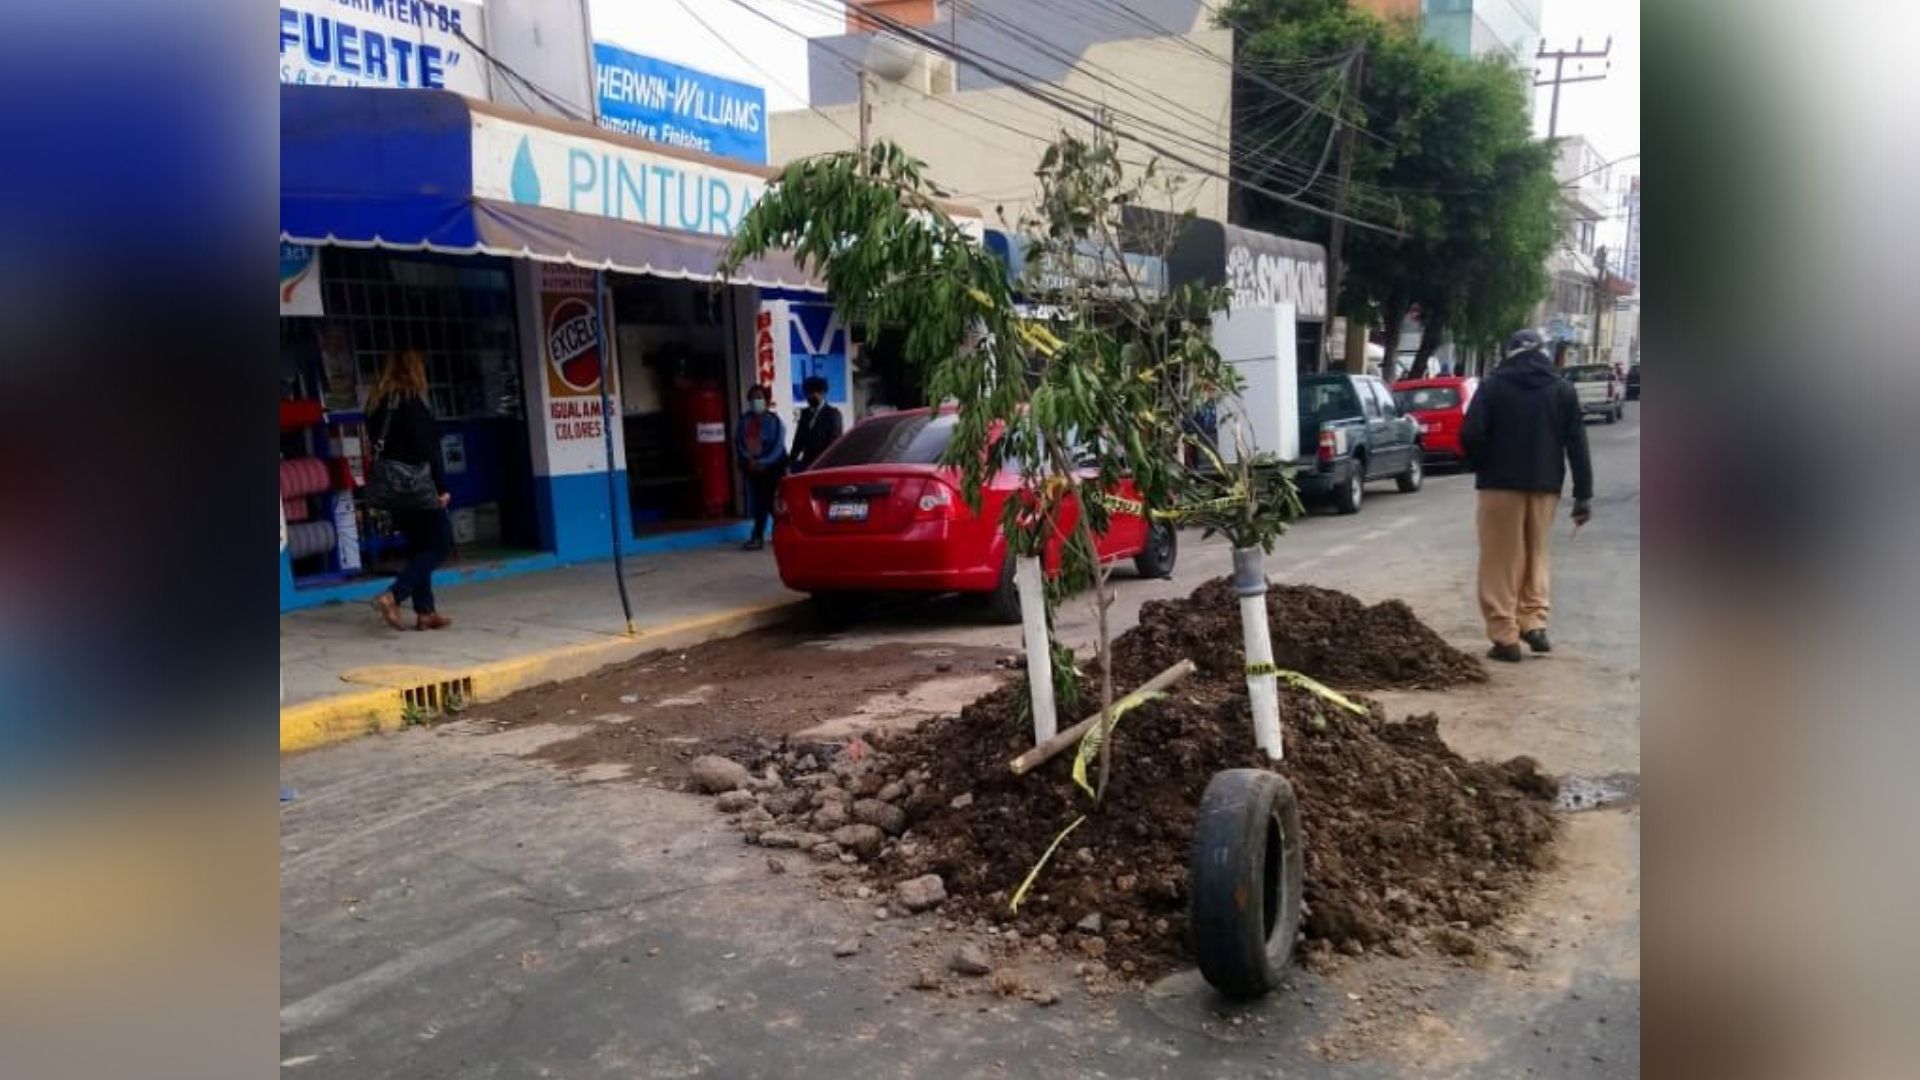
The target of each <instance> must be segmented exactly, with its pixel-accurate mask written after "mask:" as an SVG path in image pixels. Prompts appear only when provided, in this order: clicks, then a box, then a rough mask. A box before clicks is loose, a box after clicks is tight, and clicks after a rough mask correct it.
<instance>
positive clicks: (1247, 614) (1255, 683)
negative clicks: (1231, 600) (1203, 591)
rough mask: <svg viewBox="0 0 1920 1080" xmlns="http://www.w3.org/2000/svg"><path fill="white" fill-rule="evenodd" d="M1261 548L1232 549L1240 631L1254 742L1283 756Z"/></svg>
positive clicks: (1277, 756) (1271, 757)
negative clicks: (1251, 711)
mask: <svg viewBox="0 0 1920 1080" xmlns="http://www.w3.org/2000/svg"><path fill="white" fill-rule="evenodd" d="M1262 561H1263V560H1262V558H1261V552H1260V549H1259V548H1242V549H1239V550H1236V551H1235V552H1234V553H1233V583H1234V588H1235V591H1236V592H1238V593H1239V594H1240V634H1241V639H1242V643H1243V644H1244V646H1245V648H1246V656H1247V700H1248V701H1249V702H1251V703H1252V705H1253V743H1254V745H1255V746H1257V747H1259V748H1260V750H1261V752H1263V753H1265V754H1266V755H1267V758H1268V759H1269V760H1272V761H1279V760H1280V678H1279V676H1278V675H1276V674H1275V673H1274V664H1273V635H1272V633H1270V632H1269V630H1268V628H1267V579H1266V573H1265V570H1264V567H1263V566H1262Z"/></svg>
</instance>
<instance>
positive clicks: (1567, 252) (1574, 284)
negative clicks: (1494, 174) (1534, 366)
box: [1536, 135, 1612, 363]
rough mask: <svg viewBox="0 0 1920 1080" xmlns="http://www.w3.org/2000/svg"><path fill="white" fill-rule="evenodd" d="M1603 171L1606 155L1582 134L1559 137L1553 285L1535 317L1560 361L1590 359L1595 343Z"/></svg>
mask: <svg viewBox="0 0 1920 1080" xmlns="http://www.w3.org/2000/svg"><path fill="white" fill-rule="evenodd" d="M1609 172H1610V170H1609V168H1608V166H1607V161H1606V158H1604V157H1603V156H1602V155H1601V154H1600V152H1599V151H1598V150H1596V149H1594V147H1593V144H1592V143H1589V142H1588V141H1587V140H1586V139H1585V138H1583V137H1581V136H1578V135H1574V136H1570V137H1567V138H1563V139H1561V140H1560V144H1559V158H1558V159H1557V160H1556V161H1555V163H1554V176H1555V178H1556V179H1558V180H1559V181H1560V226H1561V228H1560V244H1559V246H1558V247H1556V248H1555V249H1554V252H1553V254H1552V255H1550V256H1548V258H1547V270H1548V273H1549V275H1550V276H1551V278H1552V282H1553V284H1552V288H1551V291H1550V292H1549V294H1548V296H1547V299H1546V300H1545V301H1543V302H1542V304H1541V306H1540V317H1539V318H1538V319H1537V320H1536V321H1538V322H1539V323H1540V324H1541V325H1542V326H1543V327H1544V329H1545V331H1546V334H1547V337H1548V340H1549V341H1550V342H1552V343H1553V346H1554V351H1555V355H1556V357H1557V358H1558V359H1559V360H1560V361H1562V362H1563V363H1571V362H1574V361H1575V360H1577V359H1580V358H1587V357H1591V356H1592V355H1593V354H1594V352H1595V349H1596V346H1597V345H1598V344H1599V341H1598V339H1597V337H1596V336H1595V332H1596V330H1597V329H1598V327H1597V325H1596V324H1597V323H1598V322H1599V318H1598V311H1599V309H1598V308H1596V307H1595V295H1596V290H1597V289H1599V288H1600V287H1601V285H1602V281H1601V272H1602V262H1603V260H1605V259H1606V257H1607V256H1606V252H1605V249H1604V248H1603V247H1600V246H1599V245H1598V242H1597V240H1598V236H1599V227H1600V223H1601V222H1603V221H1605V220H1606V219H1607V216H1608V214H1609V213H1610V212H1611V210H1612V200H1611V198H1610V197H1609V191H1610V187H1611V185H1610V184H1609V183H1608V173H1609ZM1608 303H1609V304H1610V303H1611V302H1610V301H1609V302H1608Z"/></svg>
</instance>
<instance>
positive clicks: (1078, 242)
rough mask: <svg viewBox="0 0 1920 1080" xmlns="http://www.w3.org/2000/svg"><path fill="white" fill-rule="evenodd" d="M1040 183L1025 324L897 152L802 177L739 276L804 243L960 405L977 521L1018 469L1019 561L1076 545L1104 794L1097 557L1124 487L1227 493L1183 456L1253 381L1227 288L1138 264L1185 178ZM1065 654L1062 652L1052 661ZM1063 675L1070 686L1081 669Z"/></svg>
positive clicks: (1108, 655) (1082, 156)
mask: <svg viewBox="0 0 1920 1080" xmlns="http://www.w3.org/2000/svg"><path fill="white" fill-rule="evenodd" d="M1037 175H1038V176H1039V178H1040V180H1041V185H1042V196H1041V198H1040V200H1039V202H1038V204H1037V209H1036V211H1035V214H1034V216H1033V218H1032V219H1031V220H1030V221H1028V222H1026V223H1025V230H1026V232H1027V234H1028V235H1029V236H1030V237H1031V238H1032V239H1031V241H1030V242H1029V245H1028V249H1027V251H1026V257H1027V258H1026V261H1027V263H1028V265H1029V266H1030V267H1035V268H1037V274H1036V276H1035V277H1034V278H1033V279H1032V280H1031V281H1030V282H1029V285H1028V287H1026V288H1025V289H1024V290H1023V291H1025V292H1027V293H1028V294H1029V296H1030V298H1031V299H1032V300H1033V301H1035V305H1036V308H1037V309H1039V310H1040V311H1044V312H1045V315H1044V316H1041V315H1034V316H1032V317H1023V316H1022V315H1021V313H1020V312H1019V311H1018V310H1017V309H1016V307H1015V299H1014V295H1013V291H1012V288H1011V286H1010V284H1009V282H1008V281H1007V277H1006V272H1005V268H1004V267H1003V265H1002V264H1001V263H1000V262H999V261H998V260H997V259H995V258H994V257H993V256H992V255H991V254H990V253H988V252H987V251H986V250H985V249H984V248H982V247H981V246H979V245H977V244H975V243H972V242H971V241H970V240H969V239H968V238H967V237H966V235H965V233H964V232H963V231H962V230H961V228H960V227H959V226H958V225H957V224H956V223H955V222H954V221H953V219H952V218H951V217H950V216H949V215H948V214H947V212H946V210H945V208H944V206H943V205H942V203H941V202H940V200H939V195H940V192H939V191H938V190H937V189H936V188H935V187H934V186H933V185H932V184H931V183H930V182H929V181H928V179H927V178H926V176H925V175H924V172H923V169H922V166H921V164H920V163H919V162H918V161H915V160H913V159H911V158H909V157H908V156H907V155H906V154H904V153H903V152H902V151H901V150H900V149H899V147H897V146H895V145H893V144H891V143H887V142H880V143H876V144H874V145H873V146H872V147H871V148H869V150H868V151H867V152H866V153H864V154H860V153H834V154H825V155H821V156H817V157H812V158H807V159H803V160H800V161H796V162H794V163H792V164H790V165H788V166H787V167H786V168H785V169H784V170H782V171H781V173H780V175H779V177H777V178H776V179H775V181H774V182H773V183H772V184H771V185H769V187H768V189H767V191H766V193H765V194H764V195H763V196H762V197H761V199H760V200H759V201H758V202H756V203H755V204H754V206H753V208H752V209H751V210H750V211H749V212H748V213H747V215H746V217H745V219H744V220H743V221H742V223H741V226H740V229H739V231H738V232H737V233H736V234H735V237H734V240H733V242H732V245H731V247H730V248H729V252H728V255H727V268H728V269H729V270H731V269H732V268H735V267H737V266H738V265H739V264H740V263H741V262H743V261H745V260H746V259H749V258H754V257H757V256H759V255H762V254H764V253H765V252H767V251H769V250H772V249H785V250H788V251H790V252H792V253H793V255H794V256H795V258H796V260H797V261H798V262H799V264H800V265H801V266H802V267H804V268H806V269H808V270H810V271H812V272H814V273H816V274H818V275H819V276H820V277H821V278H822V279H823V280H824V282H825V284H826V285H827V287H828V289H829V291H830V293H831V295H832V296H833V299H834V303H835V305H836V306H837V307H838V308H839V309H840V311H841V312H842V314H843V316H844V317H845V318H847V320H848V321H849V323H850V324H851V325H853V326H854V327H856V328H857V329H861V330H864V331H867V332H869V333H871V332H873V331H877V330H880V329H883V328H884V329H892V330H896V331H899V332H900V333H902V335H903V349H904V352H905V354H906V357H907V359H908V360H909V361H911V362H913V363H914V364H916V365H917V366H918V367H919V368H920V370H921V372H922V374H923V376H924V378H925V382H926V385H927V387H928V389H929V395H930V396H931V397H932V398H933V399H934V400H935V401H951V402H955V403H957V405H958V409H957V416H956V422H955V428H954V435H953V437H952V440H951V442H950V443H949V446H948V449H947V452H946V456H945V458H944V461H943V464H945V465H947V466H948V467H950V468H951V469H952V470H954V472H955V473H956V474H957V475H958V477H959V480H960V487H961V491H962V494H963V496H964V498H965V500H966V502H967V504H968V506H969V507H970V508H972V510H973V511H974V512H975V513H978V512H979V511H980V507H981V492H982V489H983V488H984V486H985V484H986V483H987V481H988V480H989V479H990V478H991V477H993V476H994V475H996V474H997V473H1000V472H1001V471H1003V470H1009V471H1012V472H1014V473H1016V474H1017V475H1018V476H1019V478H1020V485H1019V489H1018V492H1017V493H1016V495H1015V496H1014V497H1013V498H1010V499H1009V500H1008V501H1007V506H1006V514H1005V517H1004V518H1003V520H1002V522H1001V525H1002V528H1003V529H1004V531H1005V534H1006V536H1007V538H1008V543H1009V548H1010V550H1011V551H1012V552H1013V553H1015V554H1016V555H1027V556H1031V555H1035V554H1038V553H1039V552H1040V551H1041V550H1042V549H1043V548H1044V547H1045V546H1046V545H1047V544H1048V543H1049V542H1051V541H1053V540H1054V539H1056V538H1058V539H1059V541H1060V542H1061V543H1062V549H1061V550H1062V567H1063V569H1062V572H1061V575H1060V581H1059V586H1060V591H1061V592H1062V593H1064V592H1065V591H1071V590H1075V589H1079V588H1084V587H1087V586H1091V590H1092V600H1093V604H1094V607H1095V612H1096V615H1097V618H1098V625H1099V655H1098V660H1099V669H1100V676H1099V686H1100V697H1101V716H1102V722H1101V725H1100V732H1101V736H1102V737H1101V739H1100V743H1099V753H1100V766H1099V768H1100V781H1099V787H1098V788H1097V789H1096V790H1097V794H1096V799H1098V798H1101V797H1104V794H1105V790H1106V784H1107V779H1108V776H1109V774H1110V764H1109V760H1108V757H1107V748H1108V747H1109V746H1110V745H1111V743H1112V740H1111V739H1110V738H1108V737H1106V736H1107V735H1108V734H1109V733H1110V728H1111V725H1112V722H1113V700H1114V695H1113V669H1112V641H1111V635H1110V633H1109V628H1108V622H1107V609H1108V607H1109V606H1110V604H1111V603H1112V591H1111V589H1110V588H1109V586H1108V580H1107V579H1108V573H1109V571H1110V567H1107V566H1104V565H1102V564H1101V563H1100V561H1099V560H1098V559H1097V558H1095V557H1094V551H1095V543H1094V541H1095V537H1096V536H1097V535H1098V534H1100V533H1102V532H1104V531H1105V530H1106V528H1107V527H1108V524H1109V522H1110V520H1111V517H1110V516H1111V513H1112V512H1113V509H1114V501H1113V498H1112V493H1113V492H1114V491H1115V490H1116V489H1117V488H1118V487H1119V486H1120V483H1121V481H1122V479H1123V478H1126V479H1131V481H1132V482H1133V483H1134V484H1135V485H1136V486H1137V488H1138V489H1139V490H1140V492H1141V494H1142V496H1143V498H1144V502H1145V506H1144V507H1140V508H1133V509H1138V510H1143V511H1150V512H1156V513H1158V514H1160V515H1162V518H1163V520H1164V516H1165V515H1168V514H1178V513H1179V509H1180V506H1181V503H1182V500H1183V499H1184V498H1191V494H1190V492H1192V491H1202V492H1204V493H1205V494H1206V495H1207V496H1208V497H1209V499H1217V498H1218V497H1219V496H1218V493H1217V492H1216V491H1215V490H1213V488H1211V487H1207V486H1205V485H1195V484H1191V483H1189V482H1188V477H1187V473H1186V470H1185V468H1184V465H1183V463H1184V462H1185V461H1186V460H1187V458H1188V456H1189V455H1188V451H1189V450H1190V449H1193V447H1194V443H1195V438H1196V437H1195V435H1194V433H1193V429H1192V425H1190V424H1189V423H1188V420H1189V418H1190V417H1192V416H1194V415H1195V414H1196V413H1197V412H1198V411H1199V410H1200V409H1201V408H1202V407H1204V406H1205V405H1207V404H1210V403H1212V402H1215V401H1217V400H1219V399H1220V398H1221V397H1222V396H1223V395H1231V394H1232V393H1234V392H1236V391H1237V389H1238V386H1239V383H1238V379H1237V377H1236V375H1235V373H1234V371H1233V369H1232V367H1231V366H1230V365H1228V364H1226V363H1225V362H1224V361H1222V360H1221V358H1220V356H1219V353H1218V352H1217V351H1215V350H1214V348H1213V345H1212V341H1211V336H1210V333H1209V325H1208V314H1209V313H1210V312H1212V311H1214V310H1217V309H1218V308H1219V307H1220V306H1221V305H1222V303H1223V298H1222V296H1221V295H1220V294H1219V291H1218V290H1201V289H1195V288H1180V289H1173V290H1166V291H1161V290H1152V289H1148V288H1145V287H1144V286H1143V285H1142V283H1141V281H1140V280H1139V278H1138V277H1137V275H1136V274H1135V273H1133V272H1132V271H1131V270H1130V266H1131V265H1132V263H1131V261H1130V260H1129V258H1128V255H1129V253H1130V252H1131V251H1133V250H1135V249H1136V248H1137V246H1138V244H1139V243H1140V240H1141V238H1140V237H1138V236H1134V235H1129V236H1127V237H1125V238H1124V239H1123V237H1122V234H1121V228H1120V219H1121V213H1120V211H1121V208H1122V207H1123V206H1125V205H1127V204H1128V203H1131V202H1133V201H1135V200H1137V199H1139V198H1140V197H1141V196H1142V194H1143V192H1144V191H1145V190H1146V189H1147V188H1148V187H1150V186H1152V185H1154V184H1156V183H1171V181H1163V180H1160V179H1159V178H1158V177H1157V175H1156V171H1155V170H1154V169H1152V168H1151V167H1149V168H1148V170H1147V171H1146V173H1145V174H1144V175H1142V176H1140V177H1138V178H1134V179H1129V178H1128V177H1127V176H1126V175H1125V174H1124V170H1123V169H1122V166H1121V164H1120V160H1119V156H1118V151H1117V147H1116V145H1115V143H1114V142H1113V140H1112V138H1111V137H1110V136H1104V135H1103V136H1096V137H1095V138H1094V139H1093V140H1092V141H1084V140H1081V139H1078V138H1074V137H1071V136H1068V137H1063V138H1062V139H1061V140H1060V141H1059V142H1058V143H1056V144H1055V145H1054V146H1052V147H1051V148H1049V149H1048V151H1047V152H1046V155H1045V157H1044V158H1043V159H1042V161H1041V162H1040V164H1039V168H1038V170H1037ZM1166 239H1167V242H1168V243H1170V242H1171V237H1168V238H1166ZM1282 482H1283V483H1284V480H1283V481H1282ZM1244 491H1245V489H1243V494H1244ZM1296 505H1297V504H1296ZM1070 511H1077V512H1070ZM1212 512H1217V511H1212ZM1251 520H1253V521H1254V522H1255V523H1256V525H1255V526H1244V525H1241V524H1240V523H1239V522H1236V523H1235V524H1236V525H1237V526H1239V527H1240V531H1243V532H1245V531H1247V530H1248V528H1252V530H1253V532H1255V533H1256V534H1257V533H1258V523H1260V522H1269V521H1277V523H1278V527H1279V528H1284V520H1281V519H1279V518H1278V517H1277V516H1276V515H1275V514H1272V513H1268V514H1264V515H1258V516H1255V517H1254V518H1252V519H1251ZM1276 535H1277V532H1276ZM1258 538H1259V537H1258V536H1256V539H1258ZM1271 542H1272V541H1271V538H1270V537H1267V538H1265V545H1264V546H1268V547H1270V546H1271ZM1056 595H1057V594H1056ZM1049 624H1050V621H1049ZM1061 652H1062V650H1060V649H1058V647H1057V645H1054V644H1053V643H1049V646H1048V655H1049V656H1050V657H1057V656H1059V655H1060V653H1061ZM1067 655H1068V656H1069V657H1070V655H1071V654H1067ZM1069 663H1070V660H1069ZM1056 667H1057V665H1056ZM1063 674H1065V675H1066V676H1067V677H1066V678H1065V679H1064V682H1065V684H1066V685H1068V686H1071V685H1072V681H1073V680H1072V673H1071V670H1070V668H1069V670H1068V671H1066V672H1063Z"/></svg>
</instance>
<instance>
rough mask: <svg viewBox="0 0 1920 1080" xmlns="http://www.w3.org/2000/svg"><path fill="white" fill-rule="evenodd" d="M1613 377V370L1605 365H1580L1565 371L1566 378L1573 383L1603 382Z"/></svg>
mask: <svg viewBox="0 0 1920 1080" xmlns="http://www.w3.org/2000/svg"><path fill="white" fill-rule="evenodd" d="M1612 375H1613V369H1612V368H1610V367H1608V366H1607V365H1605V364H1581V365H1580V366H1578V367H1570V368H1568V369H1567V378H1569V379H1572V380H1573V381H1574V382H1605V381H1606V380H1607V379H1608V378H1609V377H1610V376H1612Z"/></svg>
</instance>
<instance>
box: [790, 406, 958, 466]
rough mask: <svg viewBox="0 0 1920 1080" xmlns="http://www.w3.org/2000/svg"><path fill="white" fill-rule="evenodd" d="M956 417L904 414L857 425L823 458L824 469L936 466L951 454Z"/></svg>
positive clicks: (944, 414) (821, 460)
mask: <svg viewBox="0 0 1920 1080" xmlns="http://www.w3.org/2000/svg"><path fill="white" fill-rule="evenodd" d="M954 420H955V416H954V414H953V413H951V412H946V413H939V414H937V415H936V414H934V413H901V414H898V415H894V416H876V417H874V418H873V419H871V420H868V421H866V422H864V423H861V424H856V425H854V427H853V428H852V429H851V430H849V431H848V432H847V433H846V434H845V435H843V436H841V437H840V439H839V440H838V441H836V442H835V443H834V444H833V446H832V447H830V448H828V450H827V452H826V453H824V454H822V455H820V466H819V467H820V468H822V469H837V468H843V467H845V466H848V465H932V464H935V463H937V462H938V461H939V460H940V456H941V455H942V454H945V453H946V452H947V443H949V442H951V441H952V439H953V425H954Z"/></svg>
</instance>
